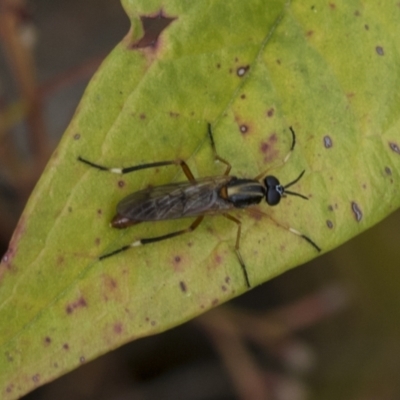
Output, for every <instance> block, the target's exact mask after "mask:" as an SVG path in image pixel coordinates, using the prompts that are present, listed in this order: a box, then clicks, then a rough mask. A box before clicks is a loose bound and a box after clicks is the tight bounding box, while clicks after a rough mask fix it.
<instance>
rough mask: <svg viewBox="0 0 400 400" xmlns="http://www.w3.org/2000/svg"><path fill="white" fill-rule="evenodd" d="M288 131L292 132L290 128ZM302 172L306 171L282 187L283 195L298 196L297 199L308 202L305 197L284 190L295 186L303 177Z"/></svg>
mask: <svg viewBox="0 0 400 400" xmlns="http://www.w3.org/2000/svg"><path fill="white" fill-rule="evenodd" d="M290 129H291V130H292V128H290ZM304 172H306V170H304V171H302V172H301V174H300V175H299V176H298V177H297V178H296V179H295V180H294V181H292V182H290V183H288V184H287V185H285V186H283V189H284V193H285V194H290V195H291V196H298V197H301V198H302V199H304V200H308V197H306V196H304V195H302V194H300V193H297V192H292V191H290V190H286V189H287V188H288V187H290V186H292V185H294V184H296V183H297V182H298V181H299V180H300V179H301V178H302V176H303V175H304Z"/></svg>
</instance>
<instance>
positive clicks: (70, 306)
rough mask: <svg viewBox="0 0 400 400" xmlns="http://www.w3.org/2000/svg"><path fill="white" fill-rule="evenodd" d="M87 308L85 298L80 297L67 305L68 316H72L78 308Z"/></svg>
mask: <svg viewBox="0 0 400 400" xmlns="http://www.w3.org/2000/svg"><path fill="white" fill-rule="evenodd" d="M82 307H87V303H86V300H85V298H84V297H80V298H79V299H78V300H76V301H74V302H72V303H69V304H67V306H66V307H65V311H66V312H67V314H72V313H73V312H74V311H75V310H77V309H78V308H82Z"/></svg>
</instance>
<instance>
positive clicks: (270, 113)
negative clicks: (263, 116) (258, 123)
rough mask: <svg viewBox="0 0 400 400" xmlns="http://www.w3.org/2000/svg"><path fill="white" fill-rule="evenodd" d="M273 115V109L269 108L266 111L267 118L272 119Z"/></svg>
mask: <svg viewBox="0 0 400 400" xmlns="http://www.w3.org/2000/svg"><path fill="white" fill-rule="evenodd" d="M274 114H275V109H274V108H273V107H271V108H270V109H269V110H268V111H267V117H269V118H271V117H273V116H274Z"/></svg>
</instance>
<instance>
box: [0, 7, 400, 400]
mask: <svg viewBox="0 0 400 400" xmlns="http://www.w3.org/2000/svg"><path fill="white" fill-rule="evenodd" d="M128 29H129V21H128V18H127V17H126V15H125V14H124V11H123V9H122V7H121V5H120V3H119V1H117V0H86V1H79V0H68V1H67V0H53V1H50V0H32V1H30V2H28V1H23V0H0V39H1V45H2V51H1V53H0V257H1V255H2V254H3V253H4V252H5V251H6V248H7V244H8V241H9V239H10V237H11V234H12V231H13V229H14V227H15V225H16V223H17V221H18V217H19V215H20V213H21V212H22V209H23V207H24V204H25V202H26V200H27V198H28V196H29V193H30V191H31V190H32V188H33V186H34V185H35V182H36V180H37V179H38V177H39V176H40V172H41V170H42V169H43V167H44V166H45V164H46V162H47V159H48V157H49V156H50V154H51V152H52V151H53V150H54V148H55V146H56V145H57V142H58V140H59V138H60V136H61V135H62V133H63V131H64V130H65V128H66V126H67V124H68V123H69V121H70V119H71V117H72V115H73V113H74V110H75V108H76V106H77V104H78V102H79V99H80V97H81V95H82V93H83V90H84V88H85V86H86V84H87V83H88V81H89V79H90V77H91V75H92V74H93V73H94V71H95V70H96V68H97V67H98V65H99V63H100V62H101V60H102V59H103V58H104V56H105V55H107V54H108V53H109V52H110V50H111V49H112V48H113V47H114V46H115V45H116V44H117V43H118V42H119V41H120V40H121V39H122V37H123V36H124V35H125V34H126V32H127V31H128ZM399 231H400V213H399V212H397V213H395V214H393V215H391V216H390V217H389V218H388V219H387V220H386V221H384V222H382V223H381V224H379V225H378V226H376V227H375V228H373V229H371V230H370V231H368V232H366V233H364V234H363V235H361V236H359V237H358V238H356V239H354V240H352V241H351V242H349V243H347V244H345V245H344V246H342V247H341V248H339V249H337V250H336V251H333V252H331V253H329V254H326V255H324V256H322V257H320V258H317V259H316V260H314V261H313V262H311V263H309V264H307V265H305V266H302V267H300V268H297V269H295V270H293V271H290V272H288V273H286V274H284V275H282V276H280V277H278V278H276V279H274V280H273V281H271V282H269V283H267V284H264V285H262V286H261V287H259V288H256V289H254V290H252V291H251V292H250V293H248V294H246V295H244V296H242V297H241V298H239V299H236V300H235V301H233V302H231V303H230V304H229V306H222V307H219V308H217V309H216V310H215V311H212V312H211V313H208V314H206V315H204V316H203V317H201V318H198V319H197V320H195V321H192V322H189V323H187V324H185V325H183V326H181V327H178V328H175V329H172V330H170V331H168V332H166V333H163V334H160V335H158V336H155V337H150V338H146V339H142V340H139V341H137V342H133V343H131V344H128V345H125V346H123V347H122V348H120V349H118V350H116V351H114V352H112V353H109V354H107V355H105V356H103V357H100V358H99V359H97V360H95V361H93V362H90V363H88V364H86V365H84V366H82V367H81V368H79V369H77V370H75V371H73V372H71V373H69V374H67V375H65V376H63V377H61V378H60V379H58V380H56V381H55V382H52V383H50V384H48V385H46V386H44V387H42V388H39V389H38V390H36V391H34V392H32V393H30V394H29V395H27V396H26V397H25V398H26V399H30V400H33V399H35V400H36V399H40V400H47V399H101V400H102V399H104V400H106V399H121V400H122V399H143V400H153V399H185V400H186V399H188V400H191V399H199V400H200V399H215V400H217V399H273V400H303V399H324V400H325V399H327V400H330V399H332V400H333V399H335V400H336V399H341V400H342V399H352V400H373V399H379V400H389V399H390V400H391V399H393V400H397V399H399V398H400V379H399V375H400V373H399V371H400V323H399V316H400V311H399V308H400V307H399V299H400V295H399V288H400V284H399V282H400V279H399V278H400V268H399V266H400V265H399V259H400V246H399V245H398V238H399ZM0 290H1V288H0Z"/></svg>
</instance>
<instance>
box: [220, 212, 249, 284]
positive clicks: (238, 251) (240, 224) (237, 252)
mask: <svg viewBox="0 0 400 400" xmlns="http://www.w3.org/2000/svg"><path fill="white" fill-rule="evenodd" d="M223 216H224V217H225V218H228V219H229V220H230V221H232V222H234V223H235V224H236V225H237V227H238V230H237V235H236V245H235V251H236V255H237V258H238V259H239V263H240V266H241V267H242V271H243V275H244V280H245V282H246V286H247V287H248V288H249V289H250V288H251V285H250V281H249V275H248V274H247V269H246V265H245V263H244V261H243V258H242V255H241V254H240V250H239V241H240V234H241V231H242V223H241V222H240V221H239V220H238V219H237V218H235V217H232V215H229V214H223Z"/></svg>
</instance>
